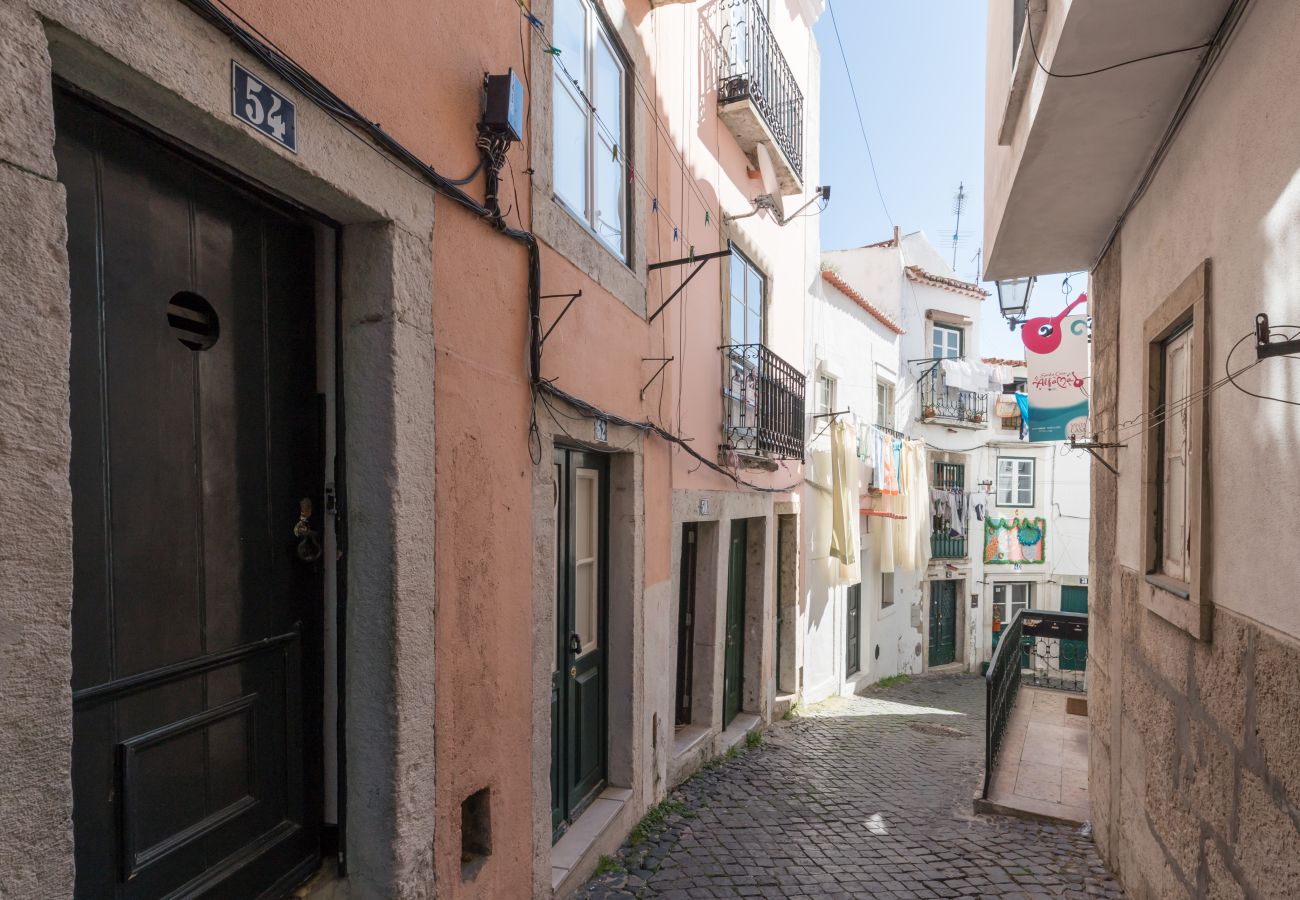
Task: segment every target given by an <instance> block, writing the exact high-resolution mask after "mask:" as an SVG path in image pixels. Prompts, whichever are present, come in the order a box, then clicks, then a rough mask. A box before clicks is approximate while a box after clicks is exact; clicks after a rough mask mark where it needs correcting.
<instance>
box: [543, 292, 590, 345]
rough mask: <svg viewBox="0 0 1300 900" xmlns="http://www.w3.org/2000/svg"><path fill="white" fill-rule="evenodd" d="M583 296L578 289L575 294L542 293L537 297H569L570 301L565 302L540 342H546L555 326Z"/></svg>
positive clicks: (548, 298) (546, 298) (544, 298)
mask: <svg viewBox="0 0 1300 900" xmlns="http://www.w3.org/2000/svg"><path fill="white" fill-rule="evenodd" d="M581 296H582V291H578V292H576V293H573V294H542V295H541V296H540V297H538V298H537V299H538V300H554V299H555V298H556V297H568V298H569V302H568V303H566V304H564V309H562V310H560V314H559V315H558V316H556V317H555V321H554V322H552V323H551V327H550V328H548V329H546V333H545V334H543V335H542V340H541V342H540V343H543V344H545V343H546V339H547V338H548V337H550V336H551V332H552V331H554V330H555V326H556V325H559V324H560V320H561V319H563V318H564V314H565V313H567V312H568V311H569V307H571V306H573V304H574V303H576V302H577V301H578V298H579V297H581Z"/></svg>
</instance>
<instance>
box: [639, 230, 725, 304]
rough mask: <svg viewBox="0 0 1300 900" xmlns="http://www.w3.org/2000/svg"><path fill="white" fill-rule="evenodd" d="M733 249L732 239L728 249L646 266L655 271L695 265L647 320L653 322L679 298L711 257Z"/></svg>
mask: <svg viewBox="0 0 1300 900" xmlns="http://www.w3.org/2000/svg"><path fill="white" fill-rule="evenodd" d="M731 250H732V244H731V241H730V240H728V241H727V249H726V250H717V251H715V252H713V253H705V254H703V255H701V256H695V255H691V256H683V257H681V258H680V259H668V260H664V261H663V262H657V263H650V265H648V266H646V271H647V272H654V271H656V270H658V269H666V268H668V267H669V266H684V265H694V266H695V268H694V269H691V273H690V274H689V275H687V276H686V277H685V278H683V279H682V283H681V284H679V285H677V287H676V288H675V289H674V290H673V292H672V293H671V294H669V295H668V299H667V300H665V301H664V302H663V303H661V304H659V308H658V309H656V310H655V311H654V312H652V313H651V314H650V318H648V319H646V321H647V322H653V321H654V320H655V319H656V318H657V317H658V316H659V314H660V313H661V312H663V311H664V307H666V306H667V305H668V304H669V303H672V302H673V300H675V299H677V295H678V294H680V293H681V292H682V291H683V290H685V289H686V285H688V284H690V283H691V279H692V278H694V277H695V276H696V275H698V274H700V270H701V269H703V268H704V264H705V263H707V262H708V261H709V260H711V259H720V258H721V257H723V256H730V255H731Z"/></svg>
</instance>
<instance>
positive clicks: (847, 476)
mask: <svg viewBox="0 0 1300 900" xmlns="http://www.w3.org/2000/svg"><path fill="white" fill-rule="evenodd" d="M856 440H857V438H856V437H855V436H854V434H853V429H852V428H851V427H850V426H849V424H848V423H847V422H841V421H838V420H837V421H835V422H834V424H832V425H831V545H830V552H829V554H828V555H829V556H830V557H831V559H832V561H835V560H838V562H839V565H838V566H837V567H836V568H838V571H837V572H836V573H835V575H836V583H838V584H855V583H857V582H858V581H860V580H861V568H860V566H859V564H858V545H859V543H860V541H861V538H860V536H859V535H860V532H859V529H858V504H857V502H856V500H857V497H858V460H857V448H856V447H855V446H854V444H855V441H856Z"/></svg>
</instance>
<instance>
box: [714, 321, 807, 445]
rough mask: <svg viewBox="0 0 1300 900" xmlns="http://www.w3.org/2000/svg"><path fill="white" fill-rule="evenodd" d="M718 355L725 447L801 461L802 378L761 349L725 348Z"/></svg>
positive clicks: (796, 370)
mask: <svg viewBox="0 0 1300 900" xmlns="http://www.w3.org/2000/svg"><path fill="white" fill-rule="evenodd" d="M722 354H723V358H724V360H725V363H726V374H725V376H724V382H723V394H724V396H723V404H724V407H725V411H724V416H725V422H724V429H723V430H724V432H725V436H726V439H727V443H728V444H730V446H731V448H732V449H733V450H735V451H736V452H737V453H742V454H746V455H749V456H769V457H772V458H775V459H803V446H804V430H803V428H804V421H803V410H804V392H805V389H806V380H805V378H804V375H803V373H802V372H800V371H799V370H798V369H796V368H795V367H794V366H792V365H790V363H788V362H786V361H785V360H784V359H782V358H781V357H779V356H777V355H776V354H775V353H773V352H772V351H771V350H769V349H767V347H765V346H763V345H762V344H729V345H727V346H725V347H723V348H722Z"/></svg>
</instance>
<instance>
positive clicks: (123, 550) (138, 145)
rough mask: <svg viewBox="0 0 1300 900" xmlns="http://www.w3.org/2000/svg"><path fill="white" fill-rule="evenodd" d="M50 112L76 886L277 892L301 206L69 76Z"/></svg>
mask: <svg viewBox="0 0 1300 900" xmlns="http://www.w3.org/2000/svg"><path fill="white" fill-rule="evenodd" d="M55 118H56V123H57V129H58V131H57V139H56V142H55V154H56V157H57V159H58V171H59V180H60V181H61V182H62V183H63V185H64V186H65V188H66V189H67V202H68V258H69V264H70V268H71V307H72V330H71V341H72V351H71V396H70V401H71V435H72V465H71V471H70V473H69V475H70V479H71V487H72V526H73V602H72V617H71V628H72V684H71V688H72V704H73V706H72V708H73V721H72V759H71V763H72V785H73V799H74V807H75V811H74V815H73V823H72V825H73V834H74V839H75V840H74V844H75V847H76V889H75V894H76V896H77V897H95V898H100V897H112V898H116V900H132V898H146V897H162V896H169V897H172V896H182V895H183V896H187V897H194V896H199V895H200V894H201V895H203V896H208V897H213V896H220V897H261V896H284V894H285V893H287V891H288V890H290V889H292V887H293V885H294V882H296V881H297V880H301V879H302V878H304V877H306V876H307V875H308V874H309V873H310V872H312V871H314V870H315V869H316V868H317V867H318V866H319V865H320V859H321V855H320V820H321V808H322V798H321V785H322V784H323V781H324V777H323V774H322V770H321V764H320V755H319V754H320V748H321V739H320V735H321V727H322V719H321V706H320V703H321V700H320V697H321V692H322V690H323V684H322V675H323V673H322V663H321V648H322V646H323V642H322V637H321V628H322V625H323V623H322V620H321V610H322V608H323V587H324V581H323V577H324V569H323V566H322V561H321V559H320V545H319V543H318V542H313V541H312V540H308V538H309V537H311V536H310V535H307V534H303V535H298V534H295V531H294V529H295V526H296V525H297V523H298V521H299V516H300V514H301V515H302V517H303V519H302V521H303V523H304V526H305V527H306V528H307V529H310V530H311V531H314V532H319V531H320V530H322V529H323V528H324V525H323V521H324V520H323V518H322V507H323V503H322V499H323V497H322V494H323V486H324V469H323V457H322V455H321V454H322V450H323V448H322V447H321V445H320V442H319V440H318V436H319V434H320V419H319V417H318V410H319V409H320V407H319V405H318V404H319V399H318V395H317V389H316V359H315V354H316V342H315V315H316V310H315V303H314V297H315V284H314V278H313V272H314V268H315V261H314V253H315V247H314V241H313V236H312V230H311V226H310V224H308V223H307V222H305V221H304V220H302V219H301V218H300V217H299V216H298V215H297V214H295V213H293V212H292V211H289V210H286V209H283V208H281V207H280V206H279V205H277V204H275V203H274V202H273V201H271V200H268V199H266V198H263V197H261V196H260V195H256V194H254V193H252V192H250V191H248V190H247V189H245V188H244V187H243V186H242V185H236V184H232V183H230V182H228V181H226V180H225V179H224V178H222V177H220V176H218V175H217V174H215V173H212V172H209V171H208V170H206V169H204V168H202V167H201V166H199V165H197V164H196V163H194V162H192V161H190V160H189V159H187V158H185V157H182V156H181V155H179V154H177V153H176V152H174V151H173V150H171V149H170V148H168V147H165V146H163V145H162V144H160V143H158V142H157V141H156V140H154V139H153V138H151V137H147V136H145V135H143V134H141V133H139V132H137V131H135V130H134V129H132V128H131V127H130V126H128V125H126V124H124V123H121V122H118V121H117V120H115V119H113V118H112V117H110V116H109V115H107V114H105V113H103V112H101V111H99V110H97V109H95V108H93V107H90V106H88V105H86V104H84V103H82V102H81V101H80V100H76V99H74V98H72V97H70V96H69V95H65V94H62V93H56V95H55ZM300 539H301V540H303V541H304V543H302V544H300Z"/></svg>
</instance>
